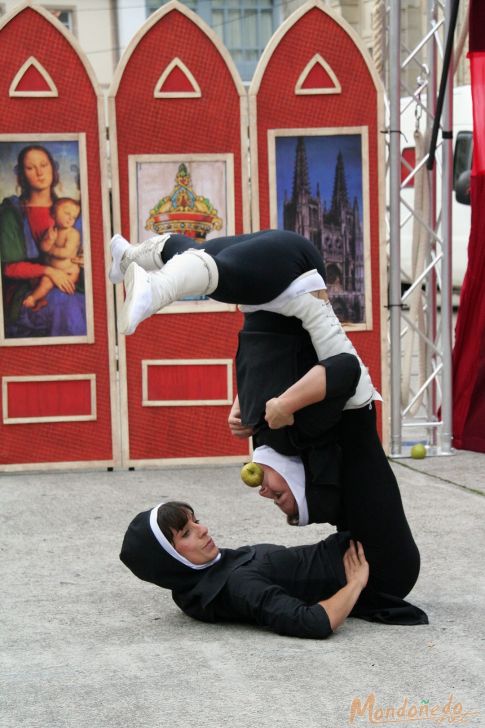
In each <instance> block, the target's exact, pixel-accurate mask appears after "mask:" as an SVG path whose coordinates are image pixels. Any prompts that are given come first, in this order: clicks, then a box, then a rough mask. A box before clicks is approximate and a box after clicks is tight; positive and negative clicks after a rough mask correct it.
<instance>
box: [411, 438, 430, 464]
mask: <svg viewBox="0 0 485 728" xmlns="http://www.w3.org/2000/svg"><path fill="white" fill-rule="evenodd" d="M411 457H412V458H414V459H415V460H422V459H423V458H425V457H426V448H425V446H424V445H423V443H422V442H417V443H416V445H413V446H412V448H411Z"/></svg>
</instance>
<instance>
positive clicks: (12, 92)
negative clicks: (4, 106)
mask: <svg viewBox="0 0 485 728" xmlns="http://www.w3.org/2000/svg"><path fill="white" fill-rule="evenodd" d="M30 68H35V70H36V71H38V73H39V74H40V76H41V77H42V79H43V80H44V81H45V83H46V85H47V88H46V89H44V90H40V91H34V90H32V91H29V90H27V89H25V90H21V89H19V88H18V86H19V84H20V82H21V81H22V79H23V77H24V76H25V74H26V73H27V71H28V70H29V69H30ZM8 95H9V96H11V97H12V96H23V97H25V96H30V97H37V98H42V97H44V98H52V97H54V96H59V93H58V91H57V87H56V85H55V83H54V81H53V80H52V76H51V75H50V73H49V72H48V71H46V69H45V68H44V66H43V65H42V63H39V61H38V60H37V58H35V56H30V57H29V58H27V60H26V61H25V63H23V64H22V65H21V66H20V68H19V70H18V71H17V73H16V74H15V76H14V78H13V80H12V83H11V84H10V88H9V90H8Z"/></svg>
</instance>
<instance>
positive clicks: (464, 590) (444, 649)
mask: <svg viewBox="0 0 485 728" xmlns="http://www.w3.org/2000/svg"><path fill="white" fill-rule="evenodd" d="M393 467H394V468H395V471H396V474H397V476H398V479H399V482H400V484H401V489H402V494H403V499H404V502H405V506H406V510H407V513H408V517H409V520H410V523H411V525H412V528H413V531H414V533H415V535H416V539H417V541H418V544H419V547H420V549H421V554H422V572H421V576H420V579H419V581H418V584H417V585H416V587H415V589H414V591H413V593H412V600H413V601H414V602H415V603H416V604H418V605H420V606H421V607H423V608H424V609H425V610H426V611H427V612H428V614H429V617H430V625H429V626H421V627H408V628H406V627H388V626H381V625H376V624H369V623H366V622H360V621H357V620H348V621H347V622H346V623H345V625H344V626H343V627H342V628H341V629H340V630H339V631H337V632H336V633H335V634H334V635H333V636H332V637H331V638H330V639H329V640H327V641H324V642H320V641H317V640H298V639H292V638H285V637H279V636H277V635H274V634H269V633H265V632H264V631H262V630H259V629H257V628H251V627H247V626H218V625H215V626H211V625H204V624H201V623H198V622H195V621H192V620H190V619H189V618H188V617H185V616H184V615H183V614H182V613H181V612H179V611H178V610H177V608H176V606H175V605H174V604H173V602H172V600H171V598H170V595H169V594H168V593H165V592H163V591H162V590H160V589H157V588H156V587H154V586H151V585H148V584H144V583H142V582H140V581H138V580H136V579H135V578H134V577H133V576H132V575H131V574H130V573H129V572H128V570H127V569H126V568H125V567H124V566H123V565H122V564H121V562H120V561H119V560H118V552H119V547H120V543H121V539H122V536H123V533H124V530H125V528H126V526H127V524H128V522H129V521H130V520H131V518H132V516H133V515H134V514H135V513H137V512H138V511H139V510H142V509H144V508H147V507H150V506H152V505H154V504H156V503H157V502H159V501H160V500H163V499H164V498H171V497H177V498H185V499H187V500H189V502H191V503H193V504H194V505H195V506H196V508H197V509H198V511H199V513H200V516H201V517H202V518H203V519H204V520H206V521H207V522H208V523H210V524H211V526H212V529H211V530H212V532H213V535H214V537H215V539H216V540H217V541H218V542H219V543H221V544H223V545H227V546H239V545H242V544H244V543H251V542H253V543H254V542H258V541H270V542H275V543H286V544H288V545H291V544H297V543H310V542H312V541H315V540H318V539H319V538H320V537H322V536H324V535H326V534H327V533H329V532H330V527H325V526H309V527H308V528H305V529H295V528H289V527H287V526H286V525H285V523H284V521H283V519H282V518H281V516H280V514H279V512H278V511H277V510H276V508H275V507H274V506H273V505H272V504H271V503H270V502H269V501H266V500H263V499H260V498H258V496H257V494H256V493H255V492H253V491H251V490H249V489H247V488H244V487H243V486H242V485H240V484H239V480H238V468H237V467H217V468H209V467H206V468H197V469H195V468H194V469H177V470H159V471H153V470H151V471H135V472H114V473H107V472H88V473H65V474H64V473H55V474H15V475H3V476H0V513H1V521H2V529H1V534H0V548H1V569H2V602H3V610H2V615H3V616H2V621H1V628H0V629H1V631H2V659H1V666H0V670H1V672H0V683H1V696H2V698H1V708H0V711H1V714H0V726H1V728H18V727H24V726H26V727H28V728H51V727H52V728H108V727H109V728H120V727H121V728H123V727H124V726H137V727H140V728H145V727H146V728H155V727H158V726H175V728H179V726H180V727H183V728H187V727H188V726H198V727H199V726H203V727H205V726H211V728H212V727H214V728H219V727H222V726H228V727H231V728H253V727H254V728H256V727H257V728H288V727H289V726H304V727H305V728H327V726H328V727H331V728H337V727H340V726H345V725H355V726H369V725H374V724H376V723H380V724H384V725H391V723H389V722H388V721H387V722H386V720H385V712H384V717H383V718H382V716H381V714H380V713H379V709H380V708H386V707H387V708H391V707H394V709H395V719H396V720H398V718H399V715H398V714H397V710H398V709H399V708H400V707H401V709H402V706H403V701H404V700H407V701H408V702H407V706H408V712H407V713H405V715H404V718H406V720H404V721H400V722H399V723H398V724H399V725H412V724H413V723H414V722H415V721H411V720H410V718H411V717H413V708H412V706H413V705H416V706H417V707H418V708H420V709H421V711H422V717H423V719H422V720H421V721H419V725H422V726H426V727H427V726H432V725H436V721H434V720H432V719H431V718H429V719H424V718H425V716H424V714H423V711H424V710H425V709H426V708H425V707H423V706H429V707H428V710H429V711H430V710H431V707H432V706H439V707H440V708H443V707H446V705H447V704H449V701H450V696H452V698H451V700H452V703H453V705H454V706H455V714H454V717H453V716H450V714H447V713H445V714H444V724H447V725H448V724H451V722H454V723H458V722H459V723H461V724H463V723H465V724H467V725H472V726H481V725H485V695H484V691H483V685H484V676H485V665H484V654H485V626H484V617H483V614H484V603H485V578H484V567H483V553H484V546H485V536H484V527H483V524H484V517H485V497H484V496H483V495H482V494H480V493H479V492H472V491H468V490H465V489H464V488H463V486H465V487H473V488H474V489H475V491H479V490H480V489H482V490H485V488H484V479H485V456H483V455H477V454H474V453H460V454H459V455H456V456H453V457H450V458H446V459H445V458H434V459H431V458H430V459H428V460H426V461H422V462H415V461H411V460H406V461H398V462H396V463H394V464H393ZM478 485H479V487H476V486H478ZM370 694H374V695H375V706H374V712H373V713H372V717H370V715H369V713H368V712H367V713H365V714H364V715H362V716H359V715H357V716H355V718H354V720H353V722H352V723H349V718H350V708H351V705H352V702H353V701H354V699H356V698H358V699H360V700H361V701H362V703H363V702H364V701H365V699H366V698H367V696H368V695H370ZM426 701H429V702H428V703H426ZM457 703H458V704H459V705H458V706H457V705H456V704H457ZM460 705H461V713H460ZM409 709H410V710H411V712H409ZM466 712H472V713H474V714H473V715H468V716H467V720H466V721H465V720H464V713H466ZM477 713H478V715H477ZM428 715H429V713H428ZM389 717H390V714H388V718H389ZM435 718H436V716H435ZM451 719H452V720H451Z"/></svg>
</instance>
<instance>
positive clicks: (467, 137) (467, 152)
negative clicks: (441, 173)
mask: <svg viewBox="0 0 485 728" xmlns="http://www.w3.org/2000/svg"><path fill="white" fill-rule="evenodd" d="M472 157H473V132H471V131H459V132H458V134H457V135H456V143H455V155H454V160H453V189H456V182H457V179H458V177H459V176H460V175H461V174H462V173H463V172H467V171H468V170H469V169H471V167H472Z"/></svg>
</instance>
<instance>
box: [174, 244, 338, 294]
mask: <svg viewBox="0 0 485 728" xmlns="http://www.w3.org/2000/svg"><path fill="white" fill-rule="evenodd" d="M189 248H200V249H201V250H205V252H206V253H208V254H209V255H211V256H212V257H213V258H214V260H215V262H216V265H217V268H218V271H219V284H218V286H217V288H216V290H215V291H214V292H213V293H211V298H213V299H214V300H216V301H222V302H224V303H241V304H247V305H256V304H259V303H266V302H267V301H271V300H273V298H276V296H278V295H279V294H280V293H282V291H284V290H285V288H287V287H288V286H289V285H290V283H292V281H294V280H295V279H296V278H298V276H300V275H301V274H302V273H306V272H307V271H309V270H313V269H314V268H316V269H317V271H318V272H319V273H320V275H321V276H322V277H323V279H324V280H325V266H324V264H323V260H322V256H321V255H320V254H319V253H318V251H317V249H316V248H315V247H314V245H312V243H311V242H310V241H309V240H307V239H306V238H304V237H302V236H301V235H297V233H293V232H289V231H288V230H263V231H261V232H257V233H248V234H246V235H234V236H231V237H226V238H214V239H213V240H209V241H207V243H203V244H202V245H197V243H194V241H193V240H191V238H188V237H186V236H185V235H171V236H170V238H169V239H168V240H167V242H166V243H165V246H164V248H163V251H162V261H163V262H164V263H166V262H167V261H168V260H170V258H172V257H173V256H174V255H176V254H180V253H184V252H185V251H186V250H189Z"/></svg>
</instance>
